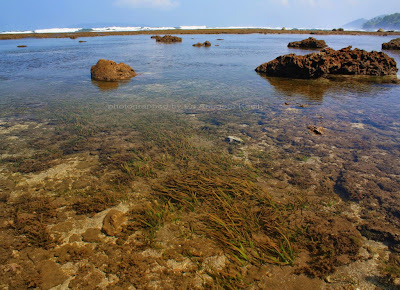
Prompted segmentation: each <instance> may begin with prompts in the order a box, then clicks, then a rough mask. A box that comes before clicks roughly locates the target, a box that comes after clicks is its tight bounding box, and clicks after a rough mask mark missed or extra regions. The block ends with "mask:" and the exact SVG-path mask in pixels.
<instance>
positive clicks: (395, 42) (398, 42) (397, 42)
mask: <svg viewBox="0 0 400 290" xmlns="http://www.w3.org/2000/svg"><path fill="white" fill-rule="evenodd" d="M382 49H393V50H400V38H396V39H392V40H391V41H389V42H386V43H383V44H382Z"/></svg>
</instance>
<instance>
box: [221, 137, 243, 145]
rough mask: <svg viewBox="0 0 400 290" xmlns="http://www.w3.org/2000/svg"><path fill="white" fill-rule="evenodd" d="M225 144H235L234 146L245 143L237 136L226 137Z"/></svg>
mask: <svg viewBox="0 0 400 290" xmlns="http://www.w3.org/2000/svg"><path fill="white" fill-rule="evenodd" d="M225 142H228V143H231V144H232V143H233V144H240V143H243V140H242V139H240V138H239V137H235V136H228V137H226V138H225Z"/></svg>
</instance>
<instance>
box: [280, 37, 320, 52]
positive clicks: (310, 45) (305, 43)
mask: <svg viewBox="0 0 400 290" xmlns="http://www.w3.org/2000/svg"><path fill="white" fill-rule="evenodd" d="M288 47H290V48H306V49H316V48H325V47H327V45H326V43H325V40H318V39H315V38H314V37H309V38H307V39H304V40H302V41H294V42H290V43H289V44H288Z"/></svg>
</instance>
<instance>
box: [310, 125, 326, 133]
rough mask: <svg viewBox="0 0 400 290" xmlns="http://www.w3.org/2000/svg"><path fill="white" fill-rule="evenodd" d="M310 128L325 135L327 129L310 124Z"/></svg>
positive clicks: (313, 131)
mask: <svg viewBox="0 0 400 290" xmlns="http://www.w3.org/2000/svg"><path fill="white" fill-rule="evenodd" d="M308 129H309V130H310V132H312V133H314V134H315V135H323V134H324V131H325V129H324V128H323V127H317V126H314V125H310V126H308Z"/></svg>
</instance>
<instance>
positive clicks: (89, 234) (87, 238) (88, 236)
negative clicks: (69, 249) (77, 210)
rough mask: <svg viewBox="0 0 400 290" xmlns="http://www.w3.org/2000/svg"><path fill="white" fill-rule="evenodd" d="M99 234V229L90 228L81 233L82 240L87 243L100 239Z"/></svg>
mask: <svg viewBox="0 0 400 290" xmlns="http://www.w3.org/2000/svg"><path fill="white" fill-rule="evenodd" d="M100 234H101V232H100V230H99V229H94V228H90V229H87V230H86V232H84V233H83V234H82V240H83V241H84V242H87V243H98V242H100V241H101V238H100V237H99V235H100Z"/></svg>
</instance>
